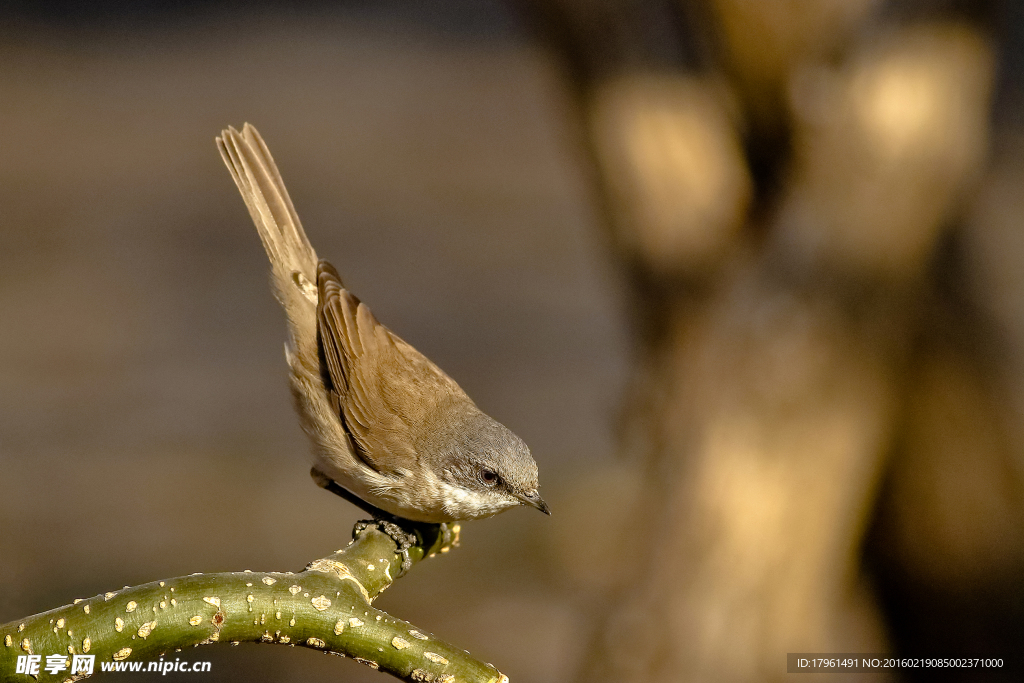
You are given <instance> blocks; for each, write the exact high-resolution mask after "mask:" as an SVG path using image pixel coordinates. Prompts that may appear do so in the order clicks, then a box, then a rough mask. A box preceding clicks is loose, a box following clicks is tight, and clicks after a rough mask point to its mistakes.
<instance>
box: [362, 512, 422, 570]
mask: <svg viewBox="0 0 1024 683" xmlns="http://www.w3.org/2000/svg"><path fill="white" fill-rule="evenodd" d="M371 526H372V527H376V528H377V529H379V530H380V532H381V533H383V534H386V535H387V536H388V538H390V539H391V540H392V541H394V542H395V552H396V553H397V554H399V555H401V556H402V568H401V571H400V572H399V574H398V576H396V577H395V578H396V579H397V578H400V577H402V576H404V575H405V573H406V572H407V571H409V569H411V568H412V557H411V556H410V555H409V548H411V547H413V546H414V545H416V543H417V542H418V540H419V539H418V538H416V534H414V533H412V532H411V531H407V530H405V529H403V528H402V527H401V526H399V525H398V524H395V523H394V522H392V521H389V520H387V519H381V518H377V519H374V520H365V521H361V522H356V525H355V526H354V527H352V538H354V539H355V538H359V536H360V535H361V534H362V533H363V532H364V531H366V529H368V528H370V527H371Z"/></svg>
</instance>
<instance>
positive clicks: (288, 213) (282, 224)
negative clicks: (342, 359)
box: [217, 123, 317, 358]
mask: <svg viewBox="0 0 1024 683" xmlns="http://www.w3.org/2000/svg"><path fill="white" fill-rule="evenodd" d="M217 147H218V149H219V150H220V155H221V158H223V159H224V163H225V164H226V165H227V167H228V170H229V171H230V172H231V177H232V178H234V180H235V185H237V186H238V190H239V192H241V193H242V199H244V200H245V205H246V206H247V207H248V208H249V215H251V216H252V220H253V223H255V224H256V230H257V231H258V232H259V234H260V240H261V241H262V242H263V248H264V249H266V251H267V256H268V257H269V258H270V266H271V275H272V281H273V286H274V293H275V294H276V295H277V298H278V300H279V301H280V302H281V305H282V306H284V309H285V313H286V314H287V316H288V323H289V328H290V332H291V337H292V345H293V347H294V349H295V350H296V351H297V352H298V356H299V357H300V358H316V350H315V349H316V300H317V293H316V267H317V256H316V252H315V251H314V250H313V247H312V246H311V245H310V244H309V240H308V239H307V238H306V233H305V231H303V229H302V223H301V222H300V221H299V216H298V214H296V213H295V206H294V205H293V204H292V200H291V198H290V197H289V196H288V190H286V189H285V187H284V182H283V181H282V180H281V174H280V173H279V172H278V170H277V165H276V164H275V163H274V158H273V157H272V156H270V150H268V149H267V146H266V144H265V143H264V142H263V138H261V137H260V134H259V133H258V132H257V131H256V129H255V128H254V127H253V126H251V125H249V124H248V123H247V124H245V125H244V126H242V130H241V132H239V131H238V130H235V128H233V127H232V128H228V129H226V130H224V131H222V132H221V134H220V136H219V137H218V138H217Z"/></svg>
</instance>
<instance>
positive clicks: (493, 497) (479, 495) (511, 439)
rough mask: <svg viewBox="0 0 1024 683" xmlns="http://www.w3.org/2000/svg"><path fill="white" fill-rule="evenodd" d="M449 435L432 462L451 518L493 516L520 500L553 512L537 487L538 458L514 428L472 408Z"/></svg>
mask: <svg viewBox="0 0 1024 683" xmlns="http://www.w3.org/2000/svg"><path fill="white" fill-rule="evenodd" d="M447 436H448V438H447V439H445V441H446V443H445V447H444V448H442V449H439V452H438V455H439V456H440V457H435V458H433V460H434V462H433V463H432V466H433V469H434V470H435V474H437V476H438V478H439V479H440V481H441V482H442V485H441V490H442V493H441V495H442V497H443V498H444V506H445V508H446V510H449V512H450V514H451V515H452V517H453V518H455V519H477V518H480V517H490V516H491V515H495V514H497V513H499V512H502V511H503V510H507V509H508V508H511V507H515V506H518V505H529V506H530V507H534V508H537V509H538V510H540V511H541V512H543V513H544V514H547V515H550V514H551V510H550V509H549V508H548V504H547V503H545V502H544V499H543V498H541V497H540V492H539V491H538V482H537V463H536V462H534V459H533V456H532V455H530V449H529V448H527V446H526V444H525V443H523V441H522V439H520V438H519V437H518V436H516V435H515V434H513V433H512V431H511V430H510V429H508V428H507V427H505V426H504V425H503V424H501V423H499V422H497V421H496V420H493V419H492V418H490V417H488V416H487V415H485V414H483V413H482V412H476V411H474V413H473V414H470V415H467V416H466V419H465V420H464V421H463V422H462V424H461V425H460V429H459V430H458V431H456V432H452V433H449V434H448V435H447Z"/></svg>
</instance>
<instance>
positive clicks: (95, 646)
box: [0, 523, 508, 683]
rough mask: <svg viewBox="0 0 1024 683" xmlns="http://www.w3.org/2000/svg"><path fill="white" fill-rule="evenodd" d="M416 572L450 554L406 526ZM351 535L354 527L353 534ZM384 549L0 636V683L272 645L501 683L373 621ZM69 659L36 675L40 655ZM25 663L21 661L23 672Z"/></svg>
mask: <svg viewBox="0 0 1024 683" xmlns="http://www.w3.org/2000/svg"><path fill="white" fill-rule="evenodd" d="M407 527H408V528H407V531H412V532H413V533H415V534H416V539H417V543H416V544H415V545H413V546H412V547H411V548H410V549H409V559H411V560H412V562H413V563H414V564H415V563H416V562H419V561H420V560H422V559H424V558H425V557H430V556H432V555H434V554H436V553H439V552H440V553H444V552H447V551H448V550H449V549H450V548H451V547H452V546H454V545H456V544H457V542H458V541H457V539H458V525H455V526H454V528H453V529H452V532H453V533H452V534H450V535H449V537H448V539H447V540H446V538H445V534H443V533H442V527H441V526H438V525H432V524H412V523H409V524H407ZM356 528H357V530H358V529H360V527H359V526H357V527H356ZM397 550H398V549H397V547H396V544H395V541H394V540H392V538H391V537H390V536H389V535H387V534H385V533H382V532H381V531H380V530H379V529H378V528H377V527H376V526H369V527H366V528H365V529H362V530H360V531H358V532H357V534H356V538H355V540H354V541H353V542H352V543H350V544H349V546H348V547H347V548H344V549H343V550H339V551H338V552H336V553H334V554H332V555H329V556H328V557H325V558H322V559H319V560H316V561H314V562H312V563H310V565H309V566H308V567H306V569H305V570H303V571H302V572H299V573H298V574H293V573H292V572H284V573H278V572H250V571H245V572H227V573H220V574H193V575H191V576H183V577H179V578H174V579H167V580H164V581H156V582H153V583H147V584H143V585H141V586H135V587H132V588H124V589H122V590H119V591H113V592H110V593H105V594H103V595H97V596H95V597H92V598H87V599H84V600H76V601H75V602H74V604H71V605H65V606H64V607H59V608H57V609H53V610H50V611H49V612H43V613H42V614H37V615H34V616H31V617H27V618H25V619H20V620H17V621H12V622H10V623H7V624H2V625H0V638H2V639H3V642H2V643H0V678H2V679H3V680H10V681H17V680H25V681H26V682H27V681H32V680H66V679H69V678H72V680H77V679H78V678H79V676H75V677H72V676H71V664H70V663H71V655H75V654H79V655H81V654H91V655H94V656H95V658H96V659H95V672H99V671H100V670H101V663H102V662H111V661H130V660H135V661H156V660H157V659H158V658H159V657H160V656H161V655H164V654H166V653H168V652H174V651H177V650H180V649H182V648H184V647H186V646H189V645H191V646H198V645H209V644H212V643H218V642H219V643H225V642H230V643H231V644H238V643H243V642H249V643H279V644H283V645H293V646H295V645H298V646H300V647H308V648H312V649H315V650H320V651H323V652H329V653H332V654H337V655H342V656H346V657H351V658H353V659H355V660H356V661H358V662H360V663H362V664H365V665H367V666H370V667H372V668H374V669H379V670H380V671H384V672H387V673H390V674H391V675H393V676H396V677H398V678H401V679H403V680H407V681H421V682H430V683H454V682H455V681H458V682H459V683H464V682H476V681H479V682H480V683H507V681H508V678H507V677H506V676H504V675H503V674H501V673H500V672H498V671H497V670H496V669H495V668H494V667H492V666H490V665H489V664H484V663H482V662H479V661H477V660H475V659H473V658H472V657H470V656H469V655H468V654H467V653H466V652H465V651H464V650H462V649H461V648H458V647H455V646H452V645H449V644H448V643H445V642H443V641H440V640H437V639H436V638H434V637H433V636H431V635H429V634H426V633H424V632H423V631H421V630H420V629H417V628H416V627H415V626H413V625H412V624H410V623H408V622H406V621H402V620H401V619H396V618H394V617H392V616H391V615H389V614H388V613H386V612H382V611H380V610H377V609H374V608H373V607H372V606H371V603H372V602H373V600H374V599H375V598H376V597H377V596H378V595H380V594H381V593H382V592H384V590H385V589H387V587H388V586H390V585H391V584H392V582H393V581H394V579H395V578H397V577H398V576H399V574H400V572H401V571H402V569H401V567H402V559H403V558H402V556H401V555H400V554H398V552H397ZM32 654H38V655H42V659H41V662H40V665H39V670H38V676H37V677H30V676H29V675H28V674H22V675H19V674H16V673H15V667H16V662H17V658H18V656H19V655H32ZM57 654H62V655H68V657H67V659H66V662H65V663H66V664H67V668H66V669H64V670H62V671H59V672H56V673H47V672H46V671H45V668H44V667H45V666H46V664H47V655H57ZM23 661H27V660H23Z"/></svg>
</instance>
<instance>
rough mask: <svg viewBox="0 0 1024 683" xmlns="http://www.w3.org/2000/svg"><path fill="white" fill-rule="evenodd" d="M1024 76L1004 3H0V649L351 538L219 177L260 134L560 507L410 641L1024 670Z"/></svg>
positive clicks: (347, 270)
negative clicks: (51, 618)
mask: <svg viewBox="0 0 1024 683" xmlns="http://www.w3.org/2000/svg"><path fill="white" fill-rule="evenodd" d="M1022 42H1024V11H1022V10H1021V9H1019V8H1018V7H1017V5H1016V4H1014V3H1011V2H1009V0H1007V2H1005V3H1002V2H994V1H993V2H955V1H948V2H930V3H923V2H912V1H890V2H883V1H881V0H875V1H873V0H856V1H847V0H770V1H769V0H765V1H764V2H750V1H749V0H706V1H702V2H697V1H694V2H687V1H683V0H680V1H676V2H657V1H654V0H652V1H649V2H639V1H630V0H600V1H598V0H593V1H589V2H588V1H583V0H557V1H552V2H541V1H540V0H537V1H536V2H529V1H524V2H519V3H504V2H498V1H497V0H493V1H490V0H489V1H486V2H469V1H468V0H466V1H455V0H449V1H447V2H440V1H431V2H398V1H395V0H388V1H387V2H377V3H369V2H350V3H342V4H340V5H337V6H335V5H327V4H318V3H312V2H309V3H298V4H295V3H288V4H284V3H281V4H275V3H271V2H267V3H258V4H251V3H250V4H245V5H244V6H243V5H242V4H241V3H238V4H235V3H231V2H216V3H200V2H184V3H181V2H176V3H172V2H155V1H154V2H144V3H135V4H133V5H132V6H130V7H122V6H121V3H113V2H106V3H105V2H99V3H93V4H91V5H89V6H88V8H85V6H79V5H78V4H77V3H71V2H58V3H54V4H49V5H47V6H46V8H44V9H40V8H39V7H38V6H37V4H36V3H28V2H24V3H13V4H11V3H8V4H6V5H4V6H3V7H2V8H0V529H2V532H0V621H7V620H9V619H14V618H17V617H18V616H21V615H24V614H29V613H33V612H38V611H42V610H45V609H49V608H51V607H55V606H57V605H60V604H64V603H67V602H69V601H70V600H72V599H73V598H76V597H84V596H87V595H93V594H96V593H99V592H103V591H106V590H110V589H112V588H117V587H119V586H121V585H125V584H136V583H141V582H145V581H150V580H154V579H157V578H163V577H169V576H175V575H180V574H187V573H191V572H195V571H204V572H205V571H229V570H238V569H243V568H250V569H264V570H293V571H297V570H299V569H301V567H302V566H303V565H304V564H306V563H307V562H308V561H310V560H312V559H315V558H317V557H320V556H322V555H324V554H326V553H328V552H330V551H332V550H334V549H336V548H338V547H340V546H342V545H344V543H345V542H346V540H347V538H348V536H349V532H350V528H351V525H352V522H353V521H354V520H355V519H356V518H357V515H356V513H355V512H354V510H353V509H352V508H351V506H349V505H347V504H345V503H344V502H342V501H340V500H338V499H337V498H335V497H333V496H331V495H330V494H327V493H324V492H321V491H320V490H318V489H316V488H315V486H314V485H313V484H312V482H311V481H310V480H309V477H308V473H307V466H306V461H305V460H304V454H305V452H306V449H307V445H306V443H305V440H304V438H303V437H302V435H301V433H300V432H299V429H298V427H297V422H296V420H295V418H294V416H293V414H292V411H291V406H290V404H289V397H288V392H287V386H286V379H285V371H284V368H285V366H284V362H283V356H282V351H281V346H282V343H283V341H284V338H285V329H284V321H283V316H282V314H281V312H280V310H279V308H278V305H277V304H276V302H274V301H273V299H272V297H271V295H270V292H269V287H268V283H267V264H266V257H265V256H264V254H263V253H262V250H261V248H260V245H259V240H258V239H257V237H256V234H255V230H254V229H253V227H252V226H251V224H250V221H249V218H248V216H247V214H246V212H245V209H244V206H243V204H242V202H241V199H240V198H239V197H238V196H237V192H236V191H235V189H234V187H233V186H232V184H231V181H230V178H229V176H228V174H227V171H226V170H225V169H224V168H223V166H222V164H221V162H220V159H219V158H218V155H217V153H216V150H215V148H214V145H213V137H214V135H216V134H217V132H218V131H219V130H220V129H221V128H223V127H224V126H226V125H228V124H234V125H240V124H241V123H242V122H244V121H249V122H251V123H254V124H255V125H257V126H258V127H259V129H260V131H261V132H262V134H263V135H264V137H265V138H266V139H267V141H268V144H269V146H270V148H271V150H272V151H273V153H274V155H275V157H276V159H277V161H278V163H279V165H280V167H281V170H282V173H283V175H284V177H285V180H286V182H287V184H288V186H289V188H290V190H291V192H292V196H293V199H294V201H295V203H296V205H297V207H298V210H299V213H300V215H301V216H302V218H303V222H304V224H305V225H306V227H307V231H308V232H309V234H310V238H311V240H312V242H313V244H314V245H315V246H316V248H317V250H318V252H319V253H320V254H321V255H322V256H324V257H326V258H330V259H331V260H332V261H333V262H334V263H335V264H336V265H337V266H338V268H339V270H340V271H341V272H342V274H343V276H344V277H345V278H346V281H347V283H348V284H349V286H350V287H351V288H352V289H353V290H354V291H355V292H356V293H357V294H358V295H359V296H360V297H361V298H362V299H364V300H365V301H367V302H368V303H369V304H370V305H371V306H372V307H373V309H374V311H375V313H376V314H377V315H378V316H379V317H380V318H381V319H382V320H383V321H385V323H386V324H388V325H389V326H390V327H392V328H393V329H395V330H396V331H397V332H398V333H399V334H401V335H402V336H403V337H405V338H406V339H407V340H409V341H410V342H412V343H413V344H414V345H416V346H417V347H418V348H419V349H420V350H422V351H424V352H425V353H426V354H427V355H428V356H430V357H431V358H432V359H434V360H435V361H437V362H438V363H439V364H440V365H441V366H442V367H443V368H445V369H446V370H447V371H448V372H449V373H450V374H451V375H453V376H454V377H455V378H456V379H457V380H458V381H459V382H460V383H461V384H462V385H463V387H464V388H466V390H467V391H468V392H469V393H470V395H472V396H473V397H474V398H475V399H476V400H477V402H478V403H479V404H480V405H481V406H482V407H483V408H484V409H485V410H487V411H488V412H490V413H491V414H493V415H494V416H496V417H497V418H498V419H500V420H501V421H503V422H504V423H506V424H507V425H509V426H510V427H512V428H513V429H514V430H515V431H516V432H517V433H519V434H520V436H522V437H523V438H524V439H525V440H526V441H527V443H529V444H530V446H531V448H532V450H533V452H534V454H535V456H536V458H537V460H538V463H539V464H540V467H541V472H542V484H543V493H544V496H545V498H546V499H547V500H548V501H549V502H550V503H551V505H552V507H553V509H554V513H555V514H554V516H553V517H552V518H550V519H547V518H543V517H542V516H541V515H537V514H536V513H530V512H527V511H525V510H521V511H514V512H511V513H508V514H505V515H502V516H499V517H498V518H495V519H493V520H488V521H486V522H480V523H473V524H468V525H466V528H465V530H464V535H463V538H464V542H463V546H462V547H461V548H460V549H459V550H458V552H455V553H451V554H449V555H447V556H445V557H443V558H441V559H438V560H436V561H433V560H432V561H430V562H427V563H424V564H422V565H420V566H418V567H417V568H416V570H415V571H414V572H411V573H410V575H409V576H407V577H405V578H404V579H403V580H402V581H401V582H399V583H398V584H397V585H396V586H395V587H394V588H393V589H392V590H390V591H389V592H388V593H387V594H386V595H385V596H384V597H382V598H381V600H380V601H379V604H380V605H381V606H382V608H383V609H387V610H390V611H393V612H394V613H395V614H396V615H398V616H401V617H402V618H405V619H408V620H410V621H412V622H414V623H417V624H418V625H421V626H422V627H424V628H426V629H429V630H430V631H432V632H434V633H436V634H437V635H439V636H441V637H444V638H446V639H448V640H450V641H452V642H454V643H457V644H459V645H461V646H463V647H466V648H467V649H469V650H470V651H471V652H473V653H474V654H475V655H478V656H479V657H481V658H482V659H484V660H486V661H492V662H494V663H495V664H496V665H497V666H498V667H499V668H500V669H501V670H502V671H503V672H504V673H506V674H507V675H509V676H510V677H511V679H512V680H513V681H519V682H522V681H530V682H533V681H537V682H544V681H552V682H554V681H568V680H580V681H584V680H586V681H600V680H616V681H690V680H722V681H760V680H776V679H781V678H783V677H785V675H786V674H785V673H784V671H785V653H786V652H792V651H812V652H815V651H816V652H830V651H831V652H858V651H859V652H872V651H873V652H883V651H895V652H901V653H919V654H926V655H930V656H950V655H957V654H968V653H976V654H987V655H994V656H999V657H1003V658H1004V659H1006V660H1007V662H1008V663H1013V662H1014V660H1016V662H1017V663H1020V662H1021V656H1022V654H1024V652H1022V650H1024V648H1022V646H1021V645H1020V643H1021V642H1024V628H1022V627H1021V624H1022V620H1024V593H1022V590H1021V588H1022V583H1021V577H1022V576H1024V574H1022V570H1024V497H1022V494H1024V491H1022V488H1021V482H1022V479H1021V472H1022V465H1024V459H1022V456H1024V430H1021V428H1020V425H1021V424H1022V421H1021V416H1022V410H1024V276H1022V275H1021V273H1022V272H1024V269H1022V268H1021V264H1024V193H1022V192H1021V189H1022V188H1024V164H1022V158H1024V157H1022V154H1024V143H1022V142H1021V139H1022V138H1021V137H1020V132H1021V131H1022V130H1024V117H1022V116H1021V112H1022V109H1021V107H1022V105H1024V100H1022V98H1021V93H1022V90H1021V81H1022V74H1021V70H1022V68H1024V57H1022V55H1024V48H1022ZM639 492H642V493H643V495H638V493H639ZM185 654H186V655H187V656H188V657H189V658H190V659H193V660H203V659H211V660H213V661H214V675H215V676H216V679H217V680H239V681H241V680H253V679H260V680H296V681H298V680H321V679H322V680H328V679H330V680H339V679H340V680H353V681H356V680H360V681H362V680H365V681H371V680H373V681H375V680H379V679H380V678H379V674H376V673H374V672H371V671H369V670H366V669H364V668H363V667H358V666H356V665H355V664H353V663H351V662H346V661H341V660H337V659H334V658H327V657H323V656H320V655H318V654H316V653H313V652H309V651H305V650H301V649H292V648H271V647H265V646H264V647H257V646H243V647H239V648H205V649H200V650H195V651H192V652H189V653H185ZM1012 676H1013V674H1011V673H1008V672H1006V671H1004V672H1002V674H1000V673H998V672H982V673H979V672H966V673H963V674H962V675H960V676H959V678H960V679H961V680H1014V679H1013V678H1012ZM906 678H907V680H929V678H927V677H917V678H915V677H914V676H912V675H909V676H907V677H906ZM858 680H859V679H858Z"/></svg>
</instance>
